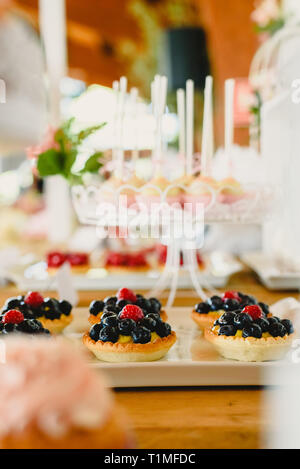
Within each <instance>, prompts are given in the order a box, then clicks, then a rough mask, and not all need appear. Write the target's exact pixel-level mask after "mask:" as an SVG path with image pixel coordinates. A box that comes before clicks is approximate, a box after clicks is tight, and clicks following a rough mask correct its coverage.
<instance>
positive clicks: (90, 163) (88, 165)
mask: <svg viewBox="0 0 300 469" xmlns="http://www.w3.org/2000/svg"><path fill="white" fill-rule="evenodd" d="M101 157H102V153H101V152H96V153H94V154H93V155H91V156H90V157H89V158H88V160H87V161H86V162H85V165H84V168H83V169H82V170H81V171H80V172H81V173H97V172H98V171H99V169H100V168H101V166H102V163H100V161H99V159H100V158H101Z"/></svg>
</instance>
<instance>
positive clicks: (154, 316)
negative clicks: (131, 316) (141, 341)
mask: <svg viewBox="0 0 300 469" xmlns="http://www.w3.org/2000/svg"><path fill="white" fill-rule="evenodd" d="M145 316H146V318H149V319H154V320H155V321H156V322H157V321H161V317H160V314H157V313H147V314H145Z"/></svg>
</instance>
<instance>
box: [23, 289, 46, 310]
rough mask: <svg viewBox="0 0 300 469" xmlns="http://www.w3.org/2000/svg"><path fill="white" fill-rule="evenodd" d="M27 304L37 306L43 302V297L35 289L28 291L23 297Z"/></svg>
mask: <svg viewBox="0 0 300 469" xmlns="http://www.w3.org/2000/svg"><path fill="white" fill-rule="evenodd" d="M24 301H25V303H26V304H27V305H29V306H33V307H35V308H38V307H39V306H41V305H42V304H43V303H44V298H43V297H42V295H41V294H40V293H38V292H37V291H30V292H29V293H27V295H26V296H25V298H24Z"/></svg>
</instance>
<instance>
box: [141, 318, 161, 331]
mask: <svg viewBox="0 0 300 469" xmlns="http://www.w3.org/2000/svg"><path fill="white" fill-rule="evenodd" d="M156 324H157V321H155V319H153V318H149V317H146V318H144V319H142V320H141V321H140V322H139V326H142V327H145V328H146V329H149V331H151V332H153V331H155V329H156Z"/></svg>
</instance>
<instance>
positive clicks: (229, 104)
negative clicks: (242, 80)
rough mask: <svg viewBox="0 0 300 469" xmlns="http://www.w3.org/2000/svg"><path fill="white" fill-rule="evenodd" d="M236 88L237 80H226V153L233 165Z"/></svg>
mask: <svg viewBox="0 0 300 469" xmlns="http://www.w3.org/2000/svg"><path fill="white" fill-rule="evenodd" d="M234 88H235V80H233V79H230V80H226V81H225V153H226V156H227V158H228V160H229V166H230V167H231V157H230V154H231V149H232V145H233V140H234V114H233V108H234Z"/></svg>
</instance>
